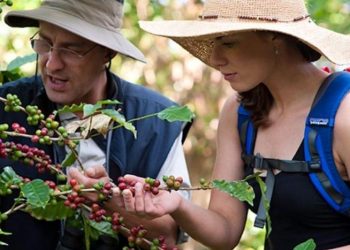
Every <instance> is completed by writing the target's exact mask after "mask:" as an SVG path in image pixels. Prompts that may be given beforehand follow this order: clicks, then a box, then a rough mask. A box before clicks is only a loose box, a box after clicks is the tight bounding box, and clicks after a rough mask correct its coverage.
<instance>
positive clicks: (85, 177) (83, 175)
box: [68, 166, 109, 202]
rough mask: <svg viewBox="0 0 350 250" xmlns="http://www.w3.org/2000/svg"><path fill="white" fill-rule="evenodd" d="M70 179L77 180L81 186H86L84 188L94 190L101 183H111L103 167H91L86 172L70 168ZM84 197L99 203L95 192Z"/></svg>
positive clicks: (85, 194)
mask: <svg viewBox="0 0 350 250" xmlns="http://www.w3.org/2000/svg"><path fill="white" fill-rule="evenodd" d="M68 179H69V180H71V179H75V180H76V181H77V182H78V183H79V184H82V185H84V188H92V187H93V186H94V185H95V184H96V183H99V182H103V183H107V182H109V177H108V174H107V172H106V169H105V168H104V167H103V166H95V167H90V168H88V169H86V170H85V171H84V172H81V171H79V170H78V169H77V168H69V169H68ZM84 196H85V197H86V198H88V199H89V200H91V201H94V202H96V201H98V194H97V193H95V192H94V193H84Z"/></svg>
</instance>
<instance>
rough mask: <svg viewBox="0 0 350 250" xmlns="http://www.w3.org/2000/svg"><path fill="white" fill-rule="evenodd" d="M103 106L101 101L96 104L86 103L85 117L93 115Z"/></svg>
mask: <svg viewBox="0 0 350 250" xmlns="http://www.w3.org/2000/svg"><path fill="white" fill-rule="evenodd" d="M101 107H102V105H101V104H99V103H96V104H95V105H92V104H85V105H84V117H88V116H90V115H93V114H94V113H95V112H96V111H97V110H99V109H100V108H101Z"/></svg>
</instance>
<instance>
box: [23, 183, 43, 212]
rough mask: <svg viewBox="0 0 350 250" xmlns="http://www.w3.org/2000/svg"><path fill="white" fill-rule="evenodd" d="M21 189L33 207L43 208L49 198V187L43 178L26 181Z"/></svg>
mask: <svg viewBox="0 0 350 250" xmlns="http://www.w3.org/2000/svg"><path fill="white" fill-rule="evenodd" d="M21 190H22V192H23V196H24V197H26V198H27V202H28V203H29V205H30V206H32V207H33V208H38V207H42V208H44V207H45V206H46V205H47V203H48V202H49V200H50V188H49V187H48V186H47V185H46V184H45V182H44V181H43V180H40V179H35V180H33V181H31V182H28V183H26V184H24V185H23V186H22V188H21Z"/></svg>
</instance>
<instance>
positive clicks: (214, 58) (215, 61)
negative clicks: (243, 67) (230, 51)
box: [210, 45, 227, 68]
mask: <svg viewBox="0 0 350 250" xmlns="http://www.w3.org/2000/svg"><path fill="white" fill-rule="evenodd" d="M226 63H227V60H226V59H225V56H224V55H223V54H222V51H221V49H220V47H219V46H217V45H214V46H213V50H212V53H211V55H210V64H211V65H213V66H214V67H215V68H218V67H220V66H223V65H225V64H226Z"/></svg>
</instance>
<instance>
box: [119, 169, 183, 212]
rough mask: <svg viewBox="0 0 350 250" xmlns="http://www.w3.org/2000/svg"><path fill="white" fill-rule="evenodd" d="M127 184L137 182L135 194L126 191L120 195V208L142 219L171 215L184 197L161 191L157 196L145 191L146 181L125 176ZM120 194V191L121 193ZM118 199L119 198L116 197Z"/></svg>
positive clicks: (174, 192)
mask: <svg viewBox="0 0 350 250" xmlns="http://www.w3.org/2000/svg"><path fill="white" fill-rule="evenodd" d="M124 178H125V179H126V181H127V182H129V183H131V182H134V183H135V182H136V184H135V186H134V187H135V194H134V195H133V193H132V192H131V190H129V189H124V190H123V191H122V192H121V193H119V195H120V197H122V199H120V197H119V201H118V202H116V204H118V206H122V207H123V208H124V209H125V210H126V211H127V212H130V213H134V214H136V215H138V216H140V217H147V218H157V217H161V216H163V215H166V214H171V213H172V212H174V211H175V210H176V209H178V208H179V206H180V205H181V202H182V199H183V198H182V196H181V195H179V194H178V193H177V192H176V191H171V192H169V191H167V190H160V191H159V193H158V194H157V195H154V194H152V193H151V192H147V191H145V190H144V189H143V186H144V183H145V181H144V179H143V178H140V177H137V176H134V175H126V176H124ZM119 192H120V191H119ZM115 198H117V197H115Z"/></svg>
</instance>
